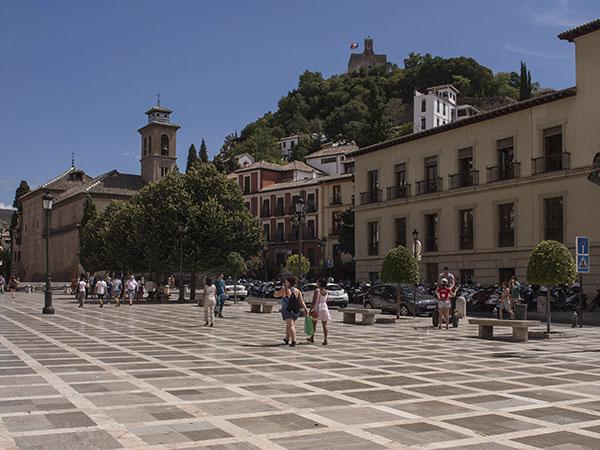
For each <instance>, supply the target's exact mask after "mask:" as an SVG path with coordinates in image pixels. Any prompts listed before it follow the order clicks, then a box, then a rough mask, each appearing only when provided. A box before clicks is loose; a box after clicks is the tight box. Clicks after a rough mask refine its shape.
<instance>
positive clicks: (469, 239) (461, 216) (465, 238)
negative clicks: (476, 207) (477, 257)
mask: <svg viewBox="0 0 600 450" xmlns="http://www.w3.org/2000/svg"><path fill="white" fill-rule="evenodd" d="M458 227H459V230H460V231H459V233H460V234H459V236H458V242H459V248H460V249H461V250H472V249H473V210H472V209H462V210H460V211H458Z"/></svg>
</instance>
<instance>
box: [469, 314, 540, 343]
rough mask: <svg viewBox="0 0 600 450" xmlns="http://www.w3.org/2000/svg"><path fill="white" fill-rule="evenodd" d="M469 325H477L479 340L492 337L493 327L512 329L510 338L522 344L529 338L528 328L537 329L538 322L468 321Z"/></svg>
mask: <svg viewBox="0 0 600 450" xmlns="http://www.w3.org/2000/svg"><path fill="white" fill-rule="evenodd" d="M469 324H471V325H479V335H478V337H480V338H491V337H494V327H510V328H512V338H513V341H515V342H524V341H526V340H527V339H528V337H529V331H528V328H529V327H539V326H540V321H539V320H500V319H469Z"/></svg>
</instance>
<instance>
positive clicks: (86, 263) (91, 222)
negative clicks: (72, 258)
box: [79, 194, 104, 273]
mask: <svg viewBox="0 0 600 450" xmlns="http://www.w3.org/2000/svg"><path fill="white" fill-rule="evenodd" d="M79 230H80V232H79V262H80V263H81V265H82V266H83V268H84V269H85V270H86V271H88V272H91V273H94V272H96V271H97V270H100V269H102V268H103V267H102V264H103V261H102V259H103V254H104V233H103V226H102V221H101V220H100V219H99V218H98V213H97V211H96V204H95V203H94V200H93V199H92V197H91V196H90V194H86V196H85V202H84V203H83V215H82V217H81V221H80V222H79Z"/></svg>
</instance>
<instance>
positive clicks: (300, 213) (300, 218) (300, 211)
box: [294, 197, 306, 289]
mask: <svg viewBox="0 0 600 450" xmlns="http://www.w3.org/2000/svg"><path fill="white" fill-rule="evenodd" d="M295 208H296V217H294V219H295V222H296V224H297V225H298V289H300V287H301V282H300V280H301V279H302V223H303V222H304V219H305V218H306V213H305V212H304V200H303V199H302V197H298V199H297V200H296V204H295Z"/></svg>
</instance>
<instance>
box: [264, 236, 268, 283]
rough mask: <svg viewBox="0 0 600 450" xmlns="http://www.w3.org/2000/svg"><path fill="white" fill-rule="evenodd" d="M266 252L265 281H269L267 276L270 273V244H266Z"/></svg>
mask: <svg viewBox="0 0 600 450" xmlns="http://www.w3.org/2000/svg"><path fill="white" fill-rule="evenodd" d="M263 251H264V254H265V283H266V282H267V277H268V276H269V275H268V266H267V264H268V263H269V245H268V244H267V245H265V247H264V248H263Z"/></svg>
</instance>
